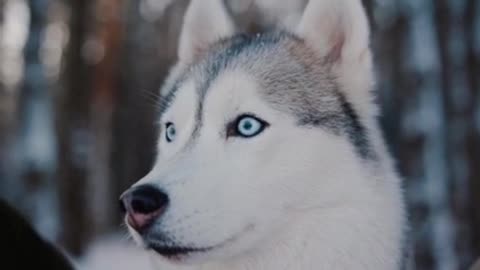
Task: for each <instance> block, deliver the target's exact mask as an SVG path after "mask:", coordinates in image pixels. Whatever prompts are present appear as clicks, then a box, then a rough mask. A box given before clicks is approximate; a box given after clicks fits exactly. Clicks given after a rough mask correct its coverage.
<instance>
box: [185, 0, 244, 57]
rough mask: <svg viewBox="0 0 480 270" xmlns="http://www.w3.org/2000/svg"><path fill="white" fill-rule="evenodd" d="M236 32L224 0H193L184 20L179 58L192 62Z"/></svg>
mask: <svg viewBox="0 0 480 270" xmlns="http://www.w3.org/2000/svg"><path fill="white" fill-rule="evenodd" d="M234 33H235V30H234V24H233V21H232V19H231V18H230V16H229V14H228V12H227V10H226V7H225V5H224V2H223V1H222V0H192V1H191V3H190V6H189V7H188V9H187V11H186V13H185V17H184V20H183V29H182V32H181V34H180V44H179V49H178V58H179V60H180V62H191V61H193V60H194V59H195V58H196V57H197V56H198V55H199V54H201V53H202V52H203V51H204V50H206V49H207V48H208V46H209V45H211V44H212V43H214V42H216V41H218V40H220V39H222V38H226V37H229V36H232V35H233V34H234Z"/></svg>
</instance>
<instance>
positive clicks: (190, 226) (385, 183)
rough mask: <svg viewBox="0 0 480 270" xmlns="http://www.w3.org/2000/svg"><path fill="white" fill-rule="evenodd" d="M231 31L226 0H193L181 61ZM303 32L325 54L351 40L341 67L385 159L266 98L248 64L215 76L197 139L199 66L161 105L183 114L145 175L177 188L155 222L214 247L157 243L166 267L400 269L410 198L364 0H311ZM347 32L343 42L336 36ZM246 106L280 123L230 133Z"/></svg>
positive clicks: (171, 114)
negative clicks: (378, 105) (384, 126)
mask: <svg viewBox="0 0 480 270" xmlns="http://www.w3.org/2000/svg"><path fill="white" fill-rule="evenodd" d="M200 2H201V3H202V4H203V5H202V4H200ZM206 11H208V12H206ZM207 13H208V15H207ZM212 22H214V23H213V24H212ZM221 22H224V23H225V25H223V26H221V25H220V24H221ZM206 26H209V27H211V28H207V29H204V28H203V27H206ZM232 32H233V26H231V25H230V19H229V18H228V16H227V14H226V12H225V10H224V7H223V6H222V5H221V4H220V1H219V0H218V1H214V0H210V1H206V2H204V0H201V1H200V0H193V2H192V5H191V6H190V8H189V10H188V12H187V15H186V18H185V28H184V32H183V33H182V40H181V46H180V52H179V55H180V59H181V60H180V61H189V60H188V59H190V60H191V59H192V58H193V57H194V54H195V52H197V51H198V49H197V48H200V47H201V48H204V46H208V44H209V43H211V42H214V41H215V39H216V38H218V37H224V36H226V35H228V34H229V33H230V34H231V33H232ZM298 34H299V35H300V36H301V37H303V38H304V39H305V40H306V41H307V42H308V43H309V44H310V46H311V47H312V48H313V49H314V50H316V51H317V53H318V55H319V56H325V55H328V54H329V53H330V52H331V49H332V48H333V47H335V46H337V45H338V44H340V45H341V46H340V47H338V46H337V47H335V48H334V49H338V48H340V49H341V54H340V58H338V59H337V60H336V61H338V63H337V70H336V72H337V73H338V75H339V80H340V82H341V84H342V86H343V88H344V91H345V92H346V94H347V97H348V99H349V101H350V102H352V103H353V105H354V107H355V108H356V109H357V110H359V111H360V112H361V118H362V123H364V124H366V129H367V131H368V136H369V140H371V141H372V144H373V146H372V147H373V151H374V152H375V153H376V154H377V159H376V160H375V161H367V160H365V159H362V158H359V156H358V155H357V154H356V151H355V149H354V146H353V145H352V144H351V143H350V142H349V141H348V139H347V138H344V137H342V136H337V135H334V134H332V133H330V132H327V131H325V130H323V129H321V128H300V127H298V124H297V122H296V119H295V118H294V117H293V116H292V115H289V114H288V113H282V112H279V111H277V110H274V109H273V108H272V107H271V106H269V104H267V103H266V101H265V100H264V99H263V97H262V95H261V94H259V93H261V88H262V86H261V85H260V84H258V83H257V80H256V79H255V78H254V77H252V76H251V75H249V74H247V73H246V72H244V71H242V70H241V69H232V70H228V71H225V72H223V73H221V74H220V75H219V77H218V78H216V79H215V80H214V81H213V82H212V85H210V90H209V91H208V92H207V96H206V97H205V100H204V103H203V108H204V109H203V113H202V126H201V132H200V133H199V135H198V137H197V138H196V139H195V142H194V143H192V144H189V142H190V141H189V139H188V137H189V134H190V133H191V131H192V130H193V129H194V125H195V121H194V119H195V117H194V115H195V112H196V109H197V108H196V106H195V104H196V102H197V100H196V99H198V96H197V95H196V92H195V87H194V86H195V83H196V81H198V80H199V78H201V77H202V76H206V75H208V74H196V75H193V76H192V77H191V78H189V79H188V81H187V82H186V83H184V84H183V85H182V86H180V88H179V90H178V92H177V94H176V98H175V101H174V102H173V104H172V105H171V106H170V107H169V108H168V109H167V111H166V112H165V114H164V115H163V116H162V123H161V124H164V123H165V122H174V123H175V125H176V126H177V134H178V135H177V136H178V137H177V140H175V141H174V142H173V143H166V142H165V139H164V138H163V136H164V134H163V133H162V134H161V135H160V139H159V140H160V142H159V145H160V150H159V154H158V157H157V161H156V165H155V167H154V169H153V170H152V171H151V172H150V173H149V174H148V175H147V176H146V177H145V178H143V179H142V180H140V181H139V182H138V183H137V185H140V184H145V183H151V184H153V185H156V186H158V187H160V188H162V189H163V190H164V191H165V192H166V193H167V194H168V196H169V198H170V202H169V206H168V209H167V211H166V212H165V213H164V215H163V216H162V217H161V220H160V221H159V222H158V223H156V224H154V227H153V228H152V230H153V232H162V233H164V234H168V235H169V236H171V237H172V238H174V239H175V240H176V241H178V242H179V244H181V245H183V246H192V247H214V248H213V249H212V250H210V251H208V252H205V253H194V254H192V255H190V256H188V257H186V258H183V259H182V261H180V262H171V261H169V260H167V259H165V258H163V257H161V256H159V255H157V254H154V253H152V254H153V258H154V259H155V261H156V264H158V265H157V268H158V269H177V270H178V269H190V270H226V269H229V270H248V269H250V270H282V269H285V270H286V269H290V270H314V269H315V270H318V269H392V270H393V269H399V266H400V259H401V258H400V257H401V249H402V241H403V238H402V236H403V231H404V223H405V217H404V207H403V198H402V192H401V188H400V180H399V178H398V177H397V175H396V173H395V171H394V170H393V166H392V164H391V160H390V157H389V155H388V153H387V152H386V149H385V146H384V143H383V141H382V138H381V135H380V132H379V130H378V128H377V126H376V122H375V119H374V114H373V113H372V112H373V111H374V108H375V106H374V104H373V103H372V102H371V100H370V99H371V96H370V93H369V89H370V88H371V85H372V84H373V83H372V82H373V80H372V75H371V69H370V65H371V64H370V53H369V49H368V24H367V22H366V17H365V14H364V11H363V9H362V7H361V3H360V0H343V1H341V0H311V1H310V3H309V5H308V6H307V9H306V11H305V15H304V17H303V19H302V22H301V23H300V26H299V28H298ZM342 35H343V36H342ZM339 36H341V37H340V38H341V40H342V41H343V43H336V42H337V41H338V38H339ZM332 44H333V45H332ZM332 46H333V47H332ZM347 63H348V65H347ZM365 68H367V69H366V70H365V71H364V69H365ZM364 75H365V77H364ZM195 76H197V77H195ZM244 112H253V113H255V114H256V115H257V116H259V117H261V118H262V119H264V120H266V121H267V122H268V123H270V126H269V127H268V128H267V129H266V130H265V131H264V132H263V133H262V134H260V135H259V136H257V137H254V138H251V139H242V138H226V136H225V126H226V124H227V123H228V122H230V121H232V120H233V119H235V117H236V116H237V115H239V114H241V113H244ZM131 232H132V234H133V236H134V238H135V239H137V241H138V242H139V243H142V242H143V239H142V237H141V236H140V235H138V234H137V233H135V232H134V231H133V230H132V231H131Z"/></svg>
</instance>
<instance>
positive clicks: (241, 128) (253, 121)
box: [227, 115, 267, 138]
mask: <svg viewBox="0 0 480 270" xmlns="http://www.w3.org/2000/svg"><path fill="white" fill-rule="evenodd" d="M266 126H267V123H266V122H265V121H263V120H261V119H258V118H256V117H254V116H251V115H242V116H240V117H238V118H237V120H236V121H235V127H234V129H235V130H234V132H232V130H230V131H229V132H228V133H229V134H227V135H228V136H239V137H244V138H250V137H253V136H256V135H258V134H260V133H261V132H262V131H263V130H264V129H265V127H266Z"/></svg>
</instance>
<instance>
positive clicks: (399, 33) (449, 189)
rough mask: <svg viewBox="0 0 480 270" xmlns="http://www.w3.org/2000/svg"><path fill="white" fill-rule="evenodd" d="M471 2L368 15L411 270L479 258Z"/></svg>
mask: <svg viewBox="0 0 480 270" xmlns="http://www.w3.org/2000/svg"><path fill="white" fill-rule="evenodd" d="M367 2H368V1H367ZM476 5H478V1H476V0H462V1H457V0H450V1H449V0H439V1H419V2H416V1H406V2H405V1H400V0H398V1H395V2H390V3H388V4H383V5H378V6H376V7H375V8H374V10H375V9H378V10H376V11H377V12H373V14H376V15H377V17H376V18H375V22H376V25H375V29H376V30H377V31H376V32H375V33H374V34H373V37H374V39H375V40H374V45H375V52H376V55H377V57H376V61H377V63H378V67H379V68H378V78H379V87H378V88H379V90H380V104H382V111H383V115H382V118H381V122H382V126H383V128H384V130H385V133H386V135H387V140H388V142H389V145H390V146H391V148H392V150H393V152H394V153H395V156H396V157H397V160H398V165H399V169H400V172H401V173H402V175H403V176H404V177H405V180H406V195H407V196H408V197H407V201H408V202H409V205H408V209H409V213H410V220H411V228H414V230H412V231H411V240H414V241H413V243H412V245H411V247H409V248H410V249H411V250H410V252H411V253H412V255H413V257H414V261H415V268H416V269H467V268H468V266H469V265H470V264H471V263H472V260H473V259H474V256H475V254H478V253H479V252H480V250H479V239H480V237H479V235H478V234H479V232H478V228H480V226H479V221H480V218H479V217H480V215H479V211H478V207H476V206H478V205H480V204H479V203H480V202H479V198H480V196H479V195H480V194H479V192H480V184H479V181H478V179H480V175H479V167H478V162H479V161H480V156H479V155H480V151H479V150H480V149H479V143H480V141H479V136H478V128H477V127H476V125H475V121H476V120H475V115H476V114H478V106H479V104H478V102H479V87H478V86H479V84H478V81H479V76H478V74H479V67H478V55H476V54H475V51H474V47H473V46H474V42H473V40H474V39H475V33H477V34H478V31H479V29H475V25H474V21H475V16H479V14H475V12H478V11H476V10H477V9H478V8H476V7H475V6H476ZM476 31H477V32H476ZM477 117H478V116H477Z"/></svg>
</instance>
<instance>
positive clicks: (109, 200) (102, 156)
mask: <svg viewBox="0 0 480 270" xmlns="http://www.w3.org/2000/svg"><path fill="white" fill-rule="evenodd" d="M122 2H123V1H121V0H99V1H97V3H96V5H95V14H102V16H101V17H100V16H97V17H96V18H95V27H94V29H95V32H94V33H93V39H94V40H96V43H97V44H98V45H97V46H99V47H100V48H101V49H100V50H101V51H102V53H101V55H99V59H98V62H96V63H93V64H94V66H93V70H92V103H91V108H90V109H91V111H90V113H91V116H90V120H91V128H92V132H93V138H94V140H93V142H92V143H93V147H92V148H91V152H90V159H89V160H90V166H89V170H90V175H89V180H88V181H89V188H88V190H87V192H88V194H89V197H90V200H89V202H88V203H89V205H90V212H91V217H92V220H91V223H92V227H93V228H94V229H95V232H94V233H95V234H99V233H105V232H107V231H109V230H110V229H112V227H113V225H114V224H115V222H116V221H117V220H116V219H113V218H112V217H116V215H115V214H114V213H116V212H118V211H119V210H118V207H117V206H118V202H117V201H118V197H117V196H116V195H117V194H116V193H115V192H114V191H115V187H116V186H118V184H117V180H116V179H115V178H113V177H112V176H111V175H112V172H111V166H110V153H111V151H112V150H111V141H112V114H113V109H114V105H115V103H116V98H117V89H118V88H119V85H118V77H119V74H120V68H121V67H122V65H121V63H120V58H119V57H118V56H119V55H121V52H120V49H121V42H122V34H123V25H122V22H123V21H122V20H121V16H122V14H124V12H123V10H122V7H123V5H122ZM95 60H97V59H95ZM117 224H118V223H117Z"/></svg>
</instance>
